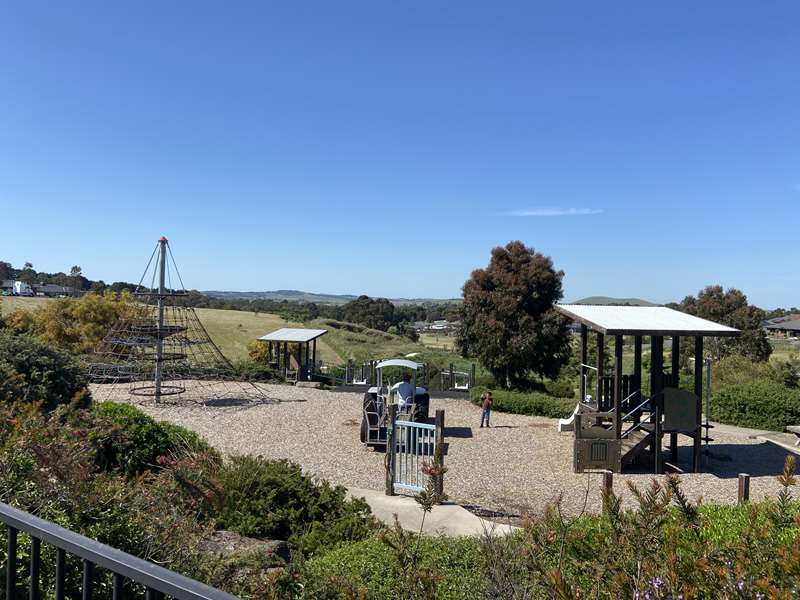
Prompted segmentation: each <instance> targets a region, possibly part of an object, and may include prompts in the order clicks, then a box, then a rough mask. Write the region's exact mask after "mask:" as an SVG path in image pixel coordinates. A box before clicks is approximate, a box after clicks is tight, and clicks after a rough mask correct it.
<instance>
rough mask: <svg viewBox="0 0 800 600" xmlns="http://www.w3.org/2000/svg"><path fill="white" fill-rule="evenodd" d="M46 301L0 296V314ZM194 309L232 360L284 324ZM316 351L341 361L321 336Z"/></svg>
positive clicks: (235, 313)
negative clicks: (251, 343)
mask: <svg viewBox="0 0 800 600" xmlns="http://www.w3.org/2000/svg"><path fill="white" fill-rule="evenodd" d="M48 302H52V299H50V298H21V297H18V296H3V297H2V298H0V309H2V314H8V313H10V312H12V311H14V310H16V309H18V308H20V309H23V310H36V309H38V308H40V307H41V306H43V305H44V304H46V303H48ZM196 311H197V316H198V317H199V318H200V321H201V322H202V323H203V326H204V327H205V328H206V330H207V331H208V334H209V335H210V336H211V339H212V340H214V343H215V344H217V346H219V348H220V350H222V353H223V354H224V355H225V356H226V357H227V358H228V359H229V360H232V361H238V360H243V359H245V358H247V345H248V344H249V343H250V342H252V341H253V340H255V339H256V338H258V337H260V336H262V335H264V334H265V333H269V332H270V331H272V330H274V329H277V328H279V327H286V326H287V323H286V321H284V320H283V319H282V318H281V317H279V316H278V315H273V314H265V313H259V314H255V313H252V312H245V311H241V310H220V309H215V308H198V309H196ZM288 326H295V327H303V325H302V324H299V323H289V324H288ZM317 352H318V353H319V355H320V358H322V360H324V361H325V362H328V363H333V364H338V363H340V362H341V359H340V358H339V355H338V354H336V352H334V351H333V350H332V349H331V348H330V346H328V345H327V344H326V343H325V339H324V338H323V339H322V340H320V341H318V342H317Z"/></svg>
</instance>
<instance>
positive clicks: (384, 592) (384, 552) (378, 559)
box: [303, 537, 482, 600]
mask: <svg viewBox="0 0 800 600" xmlns="http://www.w3.org/2000/svg"><path fill="white" fill-rule="evenodd" d="M412 543H413V544H415V543H416V539H415V541H414V542H412ZM479 550H480V542H479V541H478V539H477V538H445V537H423V538H421V539H420V544H419V548H418V555H417V560H418V565H419V567H420V568H421V569H423V570H427V571H429V572H431V573H433V574H434V575H435V576H436V578H437V582H436V583H437V585H436V594H435V596H433V597H432V599H433V598H435V599H436V600H462V599H463V600H467V599H470V598H476V597H480V589H481V587H482V586H481V556H480V553H479ZM303 571H304V573H303V574H304V576H305V580H306V581H305V582H304V583H305V585H306V593H307V594H308V595H307V597H309V598H320V599H322V598H326V599H331V600H333V599H339V598H352V597H360V596H356V595H351V593H352V591H353V590H359V589H366V590H367V595H366V596H365V598H367V599H369V600H372V599H373V598H374V599H376V600H378V599H380V600H382V599H384V598H398V597H399V598H405V597H417V596H408V595H406V594H408V592H409V590H408V589H407V588H406V589H404V588H405V583H406V582H405V581H404V580H403V579H402V578H401V576H400V568H399V564H398V559H397V556H396V553H395V552H394V551H393V549H392V548H391V546H390V545H388V544H386V543H385V542H384V541H382V540H381V539H375V538H373V539H369V540H365V541H363V542H357V543H350V544H341V545H340V546H338V547H336V548H334V549H333V550H330V551H328V552H326V553H324V554H323V555H321V556H316V557H314V558H312V559H311V560H309V561H308V562H306V563H305V565H304V569H303ZM426 597H427V596H426Z"/></svg>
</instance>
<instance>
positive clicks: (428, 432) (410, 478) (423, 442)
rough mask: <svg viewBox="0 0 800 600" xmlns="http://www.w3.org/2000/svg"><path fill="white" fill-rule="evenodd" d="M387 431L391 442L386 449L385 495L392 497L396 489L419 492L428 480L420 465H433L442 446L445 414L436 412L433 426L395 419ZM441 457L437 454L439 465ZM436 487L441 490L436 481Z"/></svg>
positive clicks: (439, 411)
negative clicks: (389, 432)
mask: <svg viewBox="0 0 800 600" xmlns="http://www.w3.org/2000/svg"><path fill="white" fill-rule="evenodd" d="M390 431H391V438H390V440H391V442H389V443H387V448H386V449H387V454H388V456H387V481H386V483H387V486H386V493H387V494H390V495H392V494H394V493H395V492H396V491H397V490H404V491H408V492H415V493H416V492H421V491H422V490H423V489H425V485H426V483H427V480H428V476H427V475H426V474H425V473H424V472H423V466H424V465H426V464H428V465H432V464H433V463H434V461H435V460H436V457H437V450H438V449H440V447H441V446H442V445H443V443H444V411H443V410H437V411H436V420H435V424H430V423H416V422H414V421H405V420H397V421H394V423H393V426H392V427H391V430H390ZM443 454H444V453H443V452H439V453H438V457H439V460H440V461H442V462H443V461H444V458H443ZM439 479H440V480H441V477H440V478H439ZM437 487H441V481H439V482H437Z"/></svg>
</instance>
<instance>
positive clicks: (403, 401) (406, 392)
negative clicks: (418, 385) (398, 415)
mask: <svg viewBox="0 0 800 600" xmlns="http://www.w3.org/2000/svg"><path fill="white" fill-rule="evenodd" d="M392 391H394V392H397V397H398V401H397V404H398V405H400V407H401V408H402V407H405V406H406V405H407V404H412V403H413V402H414V392H415V391H416V390H415V389H414V386H413V385H411V383H409V382H408V381H401V382H399V383H395V384H394V385H393V386H392Z"/></svg>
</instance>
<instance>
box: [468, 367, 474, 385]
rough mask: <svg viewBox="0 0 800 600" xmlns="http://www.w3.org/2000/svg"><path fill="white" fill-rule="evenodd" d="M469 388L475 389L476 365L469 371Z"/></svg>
mask: <svg viewBox="0 0 800 600" xmlns="http://www.w3.org/2000/svg"><path fill="white" fill-rule="evenodd" d="M469 387H470V389H472V388H474V387H475V363H472V367H471V368H470V370H469Z"/></svg>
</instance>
